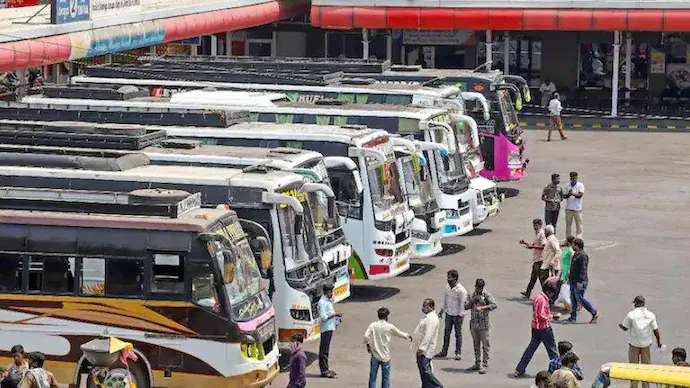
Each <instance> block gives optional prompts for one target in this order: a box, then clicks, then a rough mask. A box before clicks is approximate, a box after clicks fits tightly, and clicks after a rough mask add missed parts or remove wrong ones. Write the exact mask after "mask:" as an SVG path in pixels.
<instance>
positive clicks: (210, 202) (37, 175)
mask: <svg viewBox="0 0 690 388" xmlns="http://www.w3.org/2000/svg"><path fill="white" fill-rule="evenodd" d="M100 152H101V153H102V154H104V156H105V157H96V156H91V155H78V154H77V155H75V154H74V153H73V154H72V155H64V156H63V155H55V154H54V153H50V152H46V153H45V154H43V155H41V154H37V153H34V152H32V153H30V154H28V157H27V154H26V153H25V152H4V153H2V157H3V158H4V160H3V163H2V166H0V176H3V177H5V182H7V184H8V185H11V186H18V187H36V188H55V189H68V188H69V189H78V190H106V189H112V188H117V189H118V190H123V191H130V190H136V189H141V188H149V187H152V186H155V187H160V188H166V189H180V190H186V191H191V192H200V193H201V195H202V203H203V204H204V205H206V206H218V205H220V206H226V205H229V206H231V207H232V209H233V210H235V211H236V212H237V214H238V216H239V217H241V225H242V228H243V229H244V231H245V232H246V233H248V235H249V238H250V241H252V246H253V247H254V248H255V255H256V256H260V252H258V251H257V250H256V247H257V245H259V244H260V241H259V240H258V239H257V237H260V236H262V235H268V236H269V237H270V239H271V241H272V243H273V244H272V245H273V246H272V250H273V257H274V260H273V265H272V267H271V268H270V269H269V270H268V271H266V272H264V273H263V274H262V275H263V276H264V278H265V279H266V280H267V282H268V287H267V288H268V293H269V296H270V297H271V299H272V301H273V304H274V306H275V309H276V323H277V326H278V330H277V331H278V342H279V345H280V346H281V347H282V346H286V345H288V342H289V340H290V337H291V336H292V335H293V334H295V333H300V334H302V335H304V337H305V339H307V340H312V339H316V338H318V337H319V334H320V331H319V320H318V300H319V298H320V297H321V295H322V292H323V286H324V285H325V283H326V281H327V280H328V277H327V271H326V269H325V266H324V264H323V261H322V259H321V253H320V251H319V248H318V245H317V242H316V235H315V232H314V228H313V223H312V217H311V212H310V211H309V206H308V204H307V200H306V195H304V187H303V186H304V182H305V180H304V178H303V177H302V176H299V175H297V174H294V173H289V172H283V171H275V170H271V169H266V168H261V167H260V166H257V167H254V168H251V169H245V170H237V169H228V168H211V167H186V166H155V165H149V164H148V158H146V156H145V155H143V154H129V155H124V156H118V155H113V156H117V157H109V156H110V155H108V154H107V151H100ZM142 158H145V159H146V160H141V159H142ZM30 166H36V167H30ZM48 166H56V167H48ZM247 308H249V307H247Z"/></svg>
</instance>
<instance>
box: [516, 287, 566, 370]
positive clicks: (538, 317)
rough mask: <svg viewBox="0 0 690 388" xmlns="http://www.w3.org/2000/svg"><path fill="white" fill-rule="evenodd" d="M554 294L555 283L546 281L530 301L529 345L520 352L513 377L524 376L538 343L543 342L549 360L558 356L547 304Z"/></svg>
mask: <svg viewBox="0 0 690 388" xmlns="http://www.w3.org/2000/svg"><path fill="white" fill-rule="evenodd" d="M556 295H558V290H557V289H556V286H555V284H553V283H550V282H546V283H544V285H543V287H542V292H540V293H539V295H537V296H536V297H535V298H534V302H533V303H532V338H531V339H530V342H529V345H527V349H525V352H524V353H523V354H522V358H521V359H520V362H519V363H518V364H517V367H516V368H515V372H514V373H513V377H516V378H521V377H524V376H525V372H526V371H527V365H528V364H529V362H530V361H532V356H534V352H536V351H537V348H538V347H539V344H542V343H543V344H544V347H545V348H546V353H547V354H548V356H549V360H553V359H554V358H556V357H558V353H557V352H556V338H555V337H554V334H553V329H552V328H551V321H552V320H553V314H552V313H551V307H550V306H549V301H550V299H553V298H555V297H556Z"/></svg>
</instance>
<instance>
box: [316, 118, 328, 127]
mask: <svg viewBox="0 0 690 388" xmlns="http://www.w3.org/2000/svg"><path fill="white" fill-rule="evenodd" d="M316 124H318V125H330V124H331V116H316Z"/></svg>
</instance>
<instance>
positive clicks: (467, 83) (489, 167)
mask: <svg viewBox="0 0 690 388" xmlns="http://www.w3.org/2000/svg"><path fill="white" fill-rule="evenodd" d="M358 75H359V76H361V77H367V78H374V79H376V80H378V81H379V82H385V83H391V82H392V83H397V82H405V83H409V84H416V83H423V84H425V85H432V84H436V85H439V86H442V87H446V86H449V85H452V86H457V87H459V88H460V89H461V90H462V91H463V93H464V92H465V91H467V92H476V93H481V94H483V95H484V96H485V97H486V98H487V99H488V101H489V104H490V108H491V119H490V120H489V121H488V122H486V124H481V125H480V126H479V129H480V135H481V137H482V142H481V151H482V156H483V159H484V163H485V164H484V169H483V170H482V172H481V174H482V176H484V177H486V178H490V179H496V180H501V181H508V180H520V179H522V177H523V176H524V174H525V172H526V168H527V163H528V162H529V160H527V159H525V158H524V157H523V152H524V148H525V147H524V141H523V138H522V129H521V128H520V122H519V120H518V116H517V111H518V110H520V109H522V100H523V98H524V100H525V101H527V102H530V101H531V95H530V92H529V88H528V87H527V82H526V81H525V80H524V79H523V78H522V77H519V76H510V75H503V74H502V73H501V72H500V71H497V70H494V71H490V72H477V71H471V70H450V69H449V70H440V69H421V68H419V67H415V66H413V67H405V66H401V67H393V68H392V70H389V71H385V72H383V73H381V74H371V73H370V74H358ZM468 114H470V115H472V116H473V117H474V118H475V119H476V120H477V121H478V122H479V123H484V120H482V119H484V110H483V109H477V110H472V109H470V110H468Z"/></svg>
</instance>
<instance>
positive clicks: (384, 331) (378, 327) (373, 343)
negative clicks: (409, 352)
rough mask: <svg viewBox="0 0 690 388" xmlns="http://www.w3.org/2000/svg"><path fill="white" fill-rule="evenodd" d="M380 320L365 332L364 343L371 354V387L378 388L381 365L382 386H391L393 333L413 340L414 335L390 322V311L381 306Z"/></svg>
mask: <svg viewBox="0 0 690 388" xmlns="http://www.w3.org/2000/svg"><path fill="white" fill-rule="evenodd" d="M377 314H378V317H379V320H378V321H376V322H373V323H371V324H370V325H369V327H368V328H367V331H366V332H364V344H365V345H366V346H367V352H368V353H369V354H371V360H370V362H369V388H376V377H377V375H378V373H379V367H381V388H390V385H391V382H390V374H391V350H390V344H391V335H394V336H396V337H400V338H403V339H409V340H412V336H411V335H409V334H407V333H405V332H404V331H400V330H399V329H398V328H397V327H395V326H394V325H393V324H392V323H388V316H389V315H390V311H389V310H388V309H387V308H385V307H381V308H380V309H378V311H377Z"/></svg>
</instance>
